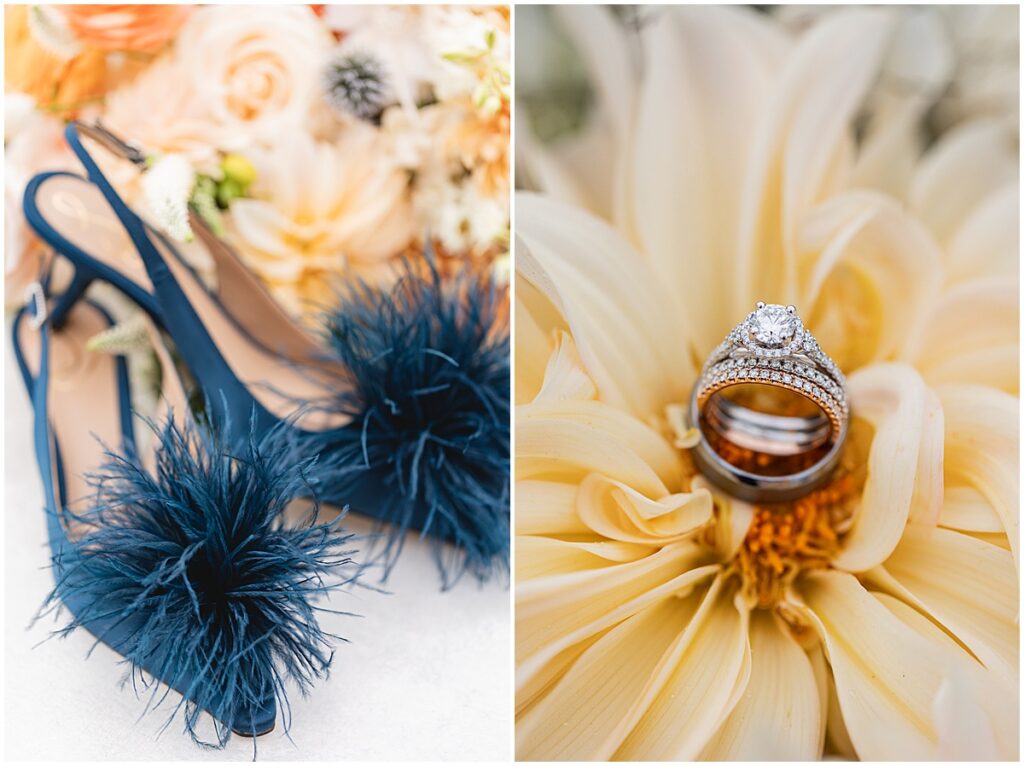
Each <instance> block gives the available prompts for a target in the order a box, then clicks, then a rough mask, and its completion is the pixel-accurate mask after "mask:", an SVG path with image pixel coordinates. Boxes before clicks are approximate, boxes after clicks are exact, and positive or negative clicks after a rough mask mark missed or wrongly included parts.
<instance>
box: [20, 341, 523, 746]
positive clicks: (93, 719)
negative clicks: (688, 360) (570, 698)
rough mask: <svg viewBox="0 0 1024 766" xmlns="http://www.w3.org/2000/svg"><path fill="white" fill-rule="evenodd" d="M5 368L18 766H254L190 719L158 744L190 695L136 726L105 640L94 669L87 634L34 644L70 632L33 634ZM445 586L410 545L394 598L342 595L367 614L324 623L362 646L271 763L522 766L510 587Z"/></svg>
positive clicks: (25, 447) (38, 572)
mask: <svg viewBox="0 0 1024 766" xmlns="http://www.w3.org/2000/svg"><path fill="white" fill-rule="evenodd" d="M5 335H6V333H5ZM7 337H9V336H7ZM5 346H9V343H6V342H5ZM5 358H6V360H5V361H6V363H5V368H6V380H5V397H4V414H5V419H4V432H5V434H4V443H5V469H6V471H5V488H4V490H5V491H4V494H5V508H4V530H5V537H6V540H5V544H4V549H5V554H6V561H5V565H4V569H5V579H6V582H5V589H4V592H5V604H4V606H5V644H6V655H5V676H6V678H5V684H4V717H5V729H6V743H5V756H6V760H8V761H10V760H49V759H53V760H67V759H75V760H102V761H118V760H238V761H242V760H249V759H251V757H252V740H248V739H243V738H239V737H233V738H232V741H231V743H230V744H229V746H228V748H227V749H226V750H224V751H217V750H212V751H206V750H202V749H200V748H198V747H196V746H195V745H193V744H192V742H191V740H190V739H189V738H188V736H187V735H186V734H183V733H182V724H181V719H180V717H179V718H177V719H176V720H175V721H174V722H172V723H171V724H170V726H169V727H168V728H167V729H166V730H165V731H163V732H162V733H160V731H159V730H160V728H161V726H162V725H163V724H164V722H165V721H166V719H167V716H168V714H169V712H170V707H171V706H170V705H168V702H171V703H172V704H173V703H176V701H177V699H180V697H177V698H176V699H173V697H174V695H172V697H171V698H169V699H168V702H165V703H164V706H163V707H161V708H160V709H158V710H156V711H155V712H152V713H150V714H149V715H146V716H144V717H141V718H140V716H141V714H142V712H143V710H144V707H145V702H144V701H143V700H140V699H137V698H136V696H135V694H134V692H133V691H132V689H131V688H130V687H126V688H124V689H122V688H120V681H121V678H122V677H123V676H124V674H125V668H124V666H123V665H119V664H118V661H119V659H120V658H119V656H118V655H117V654H116V653H115V652H113V651H111V650H110V649H108V648H107V647H105V646H102V645H101V646H98V647H96V649H95V650H94V651H93V652H92V655H91V657H89V658H88V659H86V657H85V655H86V653H87V652H88V651H89V648H90V646H91V645H92V643H93V641H92V639H91V636H89V635H88V634H86V633H85V632H82V631H78V632H76V633H75V634H73V635H71V636H70V637H68V638H66V639H59V638H54V639H52V640H49V641H46V642H45V643H42V644H41V645H39V646H35V648H33V646H34V645H36V644H38V643H39V642H40V641H43V640H44V639H46V637H47V634H48V631H49V630H51V629H53V628H54V627H57V626H59V625H62V624H63V622H59V623H55V622H54V621H53V620H52V619H46V618H44V619H43V620H41V621H40V622H39V623H37V624H36V625H35V626H33V627H31V628H30V629H27V628H28V625H29V623H30V621H31V620H32V617H33V615H35V613H36V611H37V609H38V607H39V605H40V604H41V603H42V601H43V598H44V597H45V595H46V593H47V592H48V591H49V589H50V587H51V584H52V580H51V574H50V571H49V570H48V569H47V568H46V564H47V561H48V549H47V547H46V531H45V519H44V515H43V511H42V491H41V488H40V484H39V475H38V471H37V469H36V465H35V457H34V451H33V448H32V438H31V417H32V416H31V408H30V405H29V403H28V398H27V396H26V395H25V391H24V387H23V386H22V383H21V378H20V376H19V374H18V371H17V366H16V364H15V363H14V359H13V355H12V353H11V352H10V349H9V348H8V349H7V350H6V351H5ZM349 526H350V528H351V529H353V531H366V530H367V529H368V526H367V525H366V524H359V525H357V524H355V523H353V524H350V525H349ZM438 584H439V580H438V577H437V574H436V571H435V569H434V562H433V559H432V558H431V554H430V550H429V547H428V545H427V544H426V543H423V542H421V541H419V540H418V539H416V538H415V536H410V539H409V541H408V542H407V544H406V547H405V552H404V553H403V555H402V558H401V560H400V562H399V564H398V566H397V567H396V568H395V570H394V571H393V573H392V576H391V578H390V580H389V582H388V584H387V587H388V589H389V590H390V591H391V593H390V595H388V594H378V593H374V592H371V591H368V590H358V591H355V592H346V593H342V594H340V595H337V596H335V597H334V598H332V600H331V607H332V608H335V609H340V610H345V611H350V612H356V613H358V614H360V615H362V616H361V617H357V618H354V617H343V616H335V615H324V616H323V617H322V623H321V624H322V625H323V626H324V627H325V628H326V629H327V630H328V631H330V632H333V633H336V634H338V635H341V636H344V637H345V638H347V639H349V641H350V643H347V644H346V643H343V644H339V645H338V647H337V651H336V653H335V658H334V664H333V666H332V670H331V677H330V678H329V679H328V680H327V681H326V682H322V683H320V684H318V685H317V686H316V687H315V688H314V689H313V691H312V693H311V695H310V696H309V698H308V699H302V697H301V696H300V695H299V694H298V693H297V692H296V693H295V694H293V695H292V700H291V701H292V711H293V721H292V728H291V738H292V741H289V740H288V738H287V737H285V736H284V734H283V731H282V727H281V725H280V718H279V719H278V727H277V729H276V730H275V731H274V732H273V733H271V734H269V735H267V736H265V737H261V738H260V739H259V741H258V747H259V759H260V760H263V761H270V760H345V761H351V760H469V761H481V760H483V761H494V760H502V761H507V760H510V759H511V755H512V724H511V721H512V689H511V671H510V668H511V628H510V608H509V598H510V596H509V591H508V589H507V588H506V587H505V586H504V585H503V584H496V583H492V584H489V585H487V586H484V587H480V586H478V585H477V583H476V582H475V581H465V582H462V583H460V584H459V586H457V587H456V588H455V589H454V590H453V591H451V592H448V593H441V592H440V590H439V587H438Z"/></svg>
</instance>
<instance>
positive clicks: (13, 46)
mask: <svg viewBox="0 0 1024 766" xmlns="http://www.w3.org/2000/svg"><path fill="white" fill-rule="evenodd" d="M44 12H45V11H39V10H37V9H35V8H33V7H31V6H25V5H9V6H7V7H5V8H4V81H5V83H6V86H7V92H8V93H13V92H17V93H25V94H27V95H29V96H31V97H32V98H33V99H34V100H35V102H36V104H37V105H38V106H39V107H40V108H41V109H47V110H51V111H55V112H59V113H61V114H67V113H70V112H73V111H74V110H75V109H77V108H79V107H80V106H81V105H82V104H84V103H87V102H89V101H93V100H96V99H98V98H99V97H100V96H102V95H103V93H104V91H105V90H106V87H107V63H106V56H105V54H104V53H103V52H102V51H98V50H81V51H77V52H73V51H70V50H69V51H66V52H64V53H66V54H67V55H62V53H61V52H57V51H56V50H48V49H47V48H45V47H43V45H41V44H40V42H39V41H38V40H37V39H36V37H35V36H34V35H33V34H32V31H31V29H30V22H29V14H30V13H44Z"/></svg>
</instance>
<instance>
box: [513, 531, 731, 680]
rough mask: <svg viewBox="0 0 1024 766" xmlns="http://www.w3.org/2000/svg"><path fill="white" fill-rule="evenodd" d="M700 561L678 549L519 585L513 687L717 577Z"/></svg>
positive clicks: (692, 549)
mask: <svg viewBox="0 0 1024 766" xmlns="http://www.w3.org/2000/svg"><path fill="white" fill-rule="evenodd" d="M702 558H703V557H702V555H701V553H700V550H699V549H698V548H697V547H696V546H693V545H688V544H686V543H677V544H673V545H668V546H666V547H664V548H662V549H661V550H660V551H658V552H657V553H653V554H651V555H649V556H646V557H644V558H642V559H639V560H637V561H633V562H628V563H625V564H613V565H611V566H607V567H603V568H601V569H596V570H592V571H582V572H573V573H570V574H563V575H557V576H554V577H545V578H538V579H535V580H531V581H528V582H524V583H520V584H519V586H518V587H517V588H516V653H517V665H518V678H517V685H523V684H525V683H526V682H527V681H528V680H529V679H530V677H531V676H532V675H533V674H534V673H536V672H538V671H539V670H540V669H541V668H542V667H543V666H544V665H545V664H546V663H547V662H548V661H550V660H551V659H552V658H554V657H555V656H556V655H558V654H559V652H561V651H563V650H565V649H566V648H568V647H570V646H572V645H573V644H575V643H577V642H579V641H581V640H583V639H585V638H587V637H588V636H591V635H593V634H595V633H597V632H598V631H601V630H604V629H606V628H608V627H611V626H612V625H615V624H617V623H619V622H621V621H622V620H624V619H625V618H627V617H629V616H630V615H632V614H635V613H636V612H638V611H640V610H641V609H642V608H643V607H645V606H647V605H648V604H652V603H654V602H655V601H657V600H658V599H659V598H660V597H662V596H664V595H667V594H670V593H678V592H684V591H685V590H686V589H687V588H690V587H692V586H693V585H694V584H695V583H698V582H701V581H702V580H704V579H706V578H708V577H710V576H711V575H713V574H714V573H715V572H716V571H718V569H719V567H717V566H713V565H710V566H700V564H701V563H702ZM680 573H682V574H680Z"/></svg>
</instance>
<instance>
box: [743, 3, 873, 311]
mask: <svg viewBox="0 0 1024 766" xmlns="http://www.w3.org/2000/svg"><path fill="white" fill-rule="evenodd" d="M889 26H890V23H889V17H888V15H887V14H885V13H880V12H878V11H874V10H862V9H857V10H848V11H840V12H836V13H834V14H832V15H830V16H828V17H827V18H825V19H824V20H822V22H821V23H820V24H817V25H815V26H814V27H813V28H812V29H810V30H809V31H808V33H807V34H806V35H803V36H802V37H801V38H800V39H799V41H798V42H797V43H796V46H795V48H794V49H793V51H792V53H791V54H790V56H789V57H788V58H787V59H786V61H785V63H784V66H783V69H782V71H781V73H780V75H779V83H778V86H777V87H776V88H775V89H774V91H773V92H772V93H771V94H770V99H769V100H768V102H767V103H768V105H769V106H768V110H769V111H767V112H766V113H765V114H764V115H763V116H762V119H761V121H759V123H758V124H757V125H755V129H754V132H753V136H752V138H751V139H750V142H751V144H752V146H753V149H752V151H751V153H750V154H749V155H748V161H747V163H746V164H747V179H746V180H747V186H746V188H745V190H744V192H745V197H744V203H745V204H744V211H743V216H742V218H741V220H740V228H741V234H740V238H739V252H740V254H741V256H740V260H739V268H738V270H737V274H736V275H735V277H734V279H735V281H736V284H737V287H738V293H737V297H738V298H739V299H740V304H741V305H748V304H752V303H753V302H754V301H755V300H758V299H761V300H774V301H779V302H782V303H792V302H794V301H795V300H796V299H797V297H798V296H797V294H796V290H797V280H796V266H797V264H796V262H795V253H794V247H793V244H794V237H795V236H796V229H797V225H798V222H799V221H800V220H801V219H802V217H803V216H804V215H805V213H806V212H807V211H808V210H809V209H810V208H811V207H812V206H813V205H814V204H815V203H817V202H819V201H820V200H821V199H822V198H823V197H824V196H825V195H827V194H828V193H829V192H830V191H833V190H834V188H835V187H836V186H837V184H838V183H839V181H840V179H839V178H838V172H837V171H839V170H841V169H843V163H844V161H845V160H846V159H847V157H848V153H849V150H850V147H849V141H850V139H849V125H850V122H851V120H852V119H853V117H854V114H855V113H856V111H857V109H858V108H859V107H860V104H861V102H862V100H863V98H864V94H865V93H866V92H867V89H868V87H869V86H870V85H871V83H872V82H873V80H874V78H875V75H876V72H877V69H878V66H879V63H880V60H881V56H882V52H883V50H884V47H885V42H886V39H887V37H888V31H889ZM754 290H756V291H757V293H758V294H757V295H754V294H753V291H754Z"/></svg>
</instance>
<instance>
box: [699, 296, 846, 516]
mask: <svg viewBox="0 0 1024 766" xmlns="http://www.w3.org/2000/svg"><path fill="white" fill-rule="evenodd" d="M737 386H745V387H747V388H754V390H755V392H757V390H758V389H757V387H761V386H766V387H768V388H770V389H775V390H776V393H779V392H789V393H791V394H795V395H796V398H797V399H798V400H803V402H804V406H805V409H811V410H814V414H811V415H792V414H782V413H773V412H763V411H760V409H754V408H752V407H747V406H744V405H742V404H740V403H739V402H737V401H734V400H733V399H731V398H729V397H727V396H725V392H726V391H727V390H728V389H731V388H734V387H737ZM737 390H741V389H737ZM791 398H792V397H791ZM808 402H809V403H810V404H812V405H813V407H809V406H806V405H807V403H808ZM690 412H691V421H692V422H693V424H694V425H696V426H697V428H698V429H699V430H700V433H701V439H700V442H699V443H698V445H697V446H696V447H695V448H694V453H693V455H694V460H695V462H696V463H697V465H698V467H699V468H700V469H701V470H702V471H703V472H704V473H705V474H706V475H707V476H708V478H709V479H710V480H711V481H712V482H714V483H716V484H718V485H719V486H721V487H723V488H724V489H727V490H729V491H730V492H732V493H733V494H735V495H736V496H738V497H741V498H743V499H746V500H754V501H767V502H771V501H782V500H788V499H792V498H794V497H798V496H800V495H802V494H805V493H806V492H809V491H811V490H812V489H814V488H815V487H817V486H820V484H821V483H822V482H824V481H825V480H826V479H827V478H828V476H829V474H830V473H831V471H832V469H833V468H834V467H835V465H836V463H837V461H838V457H839V454H840V452H841V450H842V446H843V443H844V442H845V439H846V431H847V426H848V423H849V417H850V406H849V402H848V400H847V396H846V378H845V376H844V375H843V373H842V372H841V371H840V370H839V367H838V366H837V365H836V364H835V362H833V361H832V359H830V358H829V356H828V355H827V354H826V353H825V352H824V351H822V350H821V349H820V348H819V346H818V343H817V341H816V340H815V339H814V337H813V336H812V335H811V334H810V333H809V332H808V331H807V330H806V329H805V328H804V326H803V323H802V322H801V321H800V318H799V316H798V315H797V312H796V309H795V308H794V307H793V306H781V305H778V304H765V303H758V305H757V308H756V309H755V310H754V311H752V312H751V313H750V314H749V315H748V316H747V317H746V318H745V319H744V320H743V321H742V322H741V323H740V324H738V325H737V326H736V327H735V328H734V329H733V330H732V331H731V332H730V333H729V335H728V336H727V337H726V339H725V340H724V341H723V342H722V343H721V344H720V345H719V346H718V348H716V349H715V350H714V351H713V352H712V353H711V355H710V356H709V357H708V359H707V361H706V362H705V363H704V367H703V369H702V371H701V375H700V378H699V379H698V381H697V383H696V385H695V386H694V389H693V393H692V396H691V401H690ZM737 455H740V456H743V457H744V458H745V460H744V461H741V460H738V459H737ZM786 460H788V461H789V462H785V461H786ZM747 463H749V464H750V465H747ZM766 465H774V466H775V467H776V468H778V467H779V466H782V468H781V470H779V471H778V472H775V473H772V472H769V471H767V470H763V467H764V466H766ZM757 466H761V467H762V469H758V468H757Z"/></svg>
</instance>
